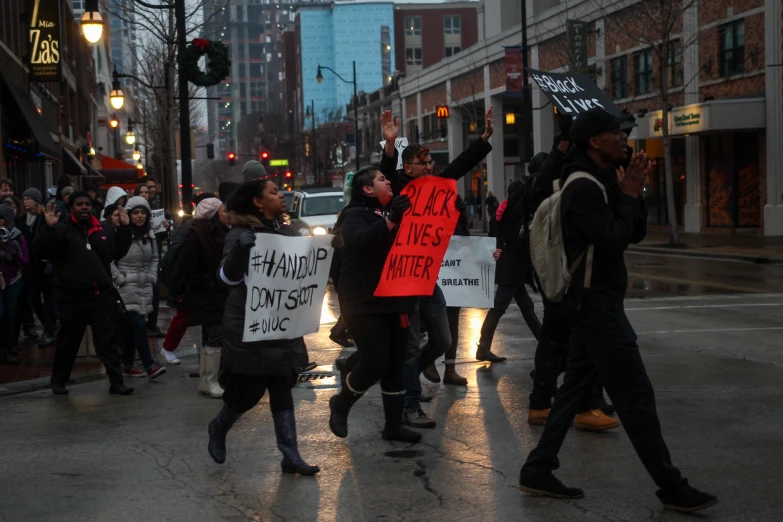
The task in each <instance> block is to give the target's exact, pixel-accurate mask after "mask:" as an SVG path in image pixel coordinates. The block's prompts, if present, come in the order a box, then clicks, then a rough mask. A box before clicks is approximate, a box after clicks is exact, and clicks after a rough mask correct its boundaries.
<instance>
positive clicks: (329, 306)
mask: <svg viewBox="0 0 783 522" xmlns="http://www.w3.org/2000/svg"><path fill="white" fill-rule="evenodd" d="M335 314H336V315H335ZM339 314H340V305H339V304H338V303H337V294H336V293H335V291H334V288H333V287H331V286H329V287H328V288H327V289H326V295H325V296H324V302H323V304H322V305H321V323H320V324H322V325H323V324H331V323H336V322H337V316H338V315H339Z"/></svg>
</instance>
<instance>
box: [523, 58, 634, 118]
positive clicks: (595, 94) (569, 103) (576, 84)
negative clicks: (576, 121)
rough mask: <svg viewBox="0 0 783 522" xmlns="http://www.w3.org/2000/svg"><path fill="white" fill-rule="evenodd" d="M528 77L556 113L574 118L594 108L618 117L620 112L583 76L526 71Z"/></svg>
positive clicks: (604, 94)
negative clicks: (552, 105) (544, 95)
mask: <svg viewBox="0 0 783 522" xmlns="http://www.w3.org/2000/svg"><path fill="white" fill-rule="evenodd" d="M528 72H529V73H530V77H531V78H533V80H534V81H535V82H536V84H538V87H539V88H540V89H541V90H542V91H543V92H544V94H546V97H547V98H549V99H550V101H551V102H552V103H554V104H555V106H556V107H557V111H558V112H560V113H562V114H568V115H570V116H574V117H576V115H577V114H579V113H580V112H585V111H589V110H590V109H594V108H596V107H600V108H601V109H604V110H606V111H607V112H611V113H612V114H617V115H620V114H622V112H623V111H622V110H620V108H619V107H618V106H617V105H615V104H614V102H613V101H612V100H611V99H610V98H609V96H607V95H606V93H605V92H604V91H602V90H601V89H599V88H598V86H597V85H596V84H594V83H593V82H592V80H590V78H588V77H587V76H585V75H584V74H560V73H550V72H543V71H535V70H533V69H528Z"/></svg>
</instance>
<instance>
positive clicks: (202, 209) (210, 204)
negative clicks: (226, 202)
mask: <svg viewBox="0 0 783 522" xmlns="http://www.w3.org/2000/svg"><path fill="white" fill-rule="evenodd" d="M221 206H223V202H222V201H220V200H219V199H218V198H207V199H204V200H202V201H201V203H199V204H198V206H197V207H196V211H195V212H194V213H193V218H194V219H212V216H214V215H215V214H217V212H218V210H220V207H221Z"/></svg>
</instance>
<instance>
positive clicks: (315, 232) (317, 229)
mask: <svg viewBox="0 0 783 522" xmlns="http://www.w3.org/2000/svg"><path fill="white" fill-rule="evenodd" d="M325 234H326V229H325V228H324V227H315V228H313V235H314V236H323V235H325Z"/></svg>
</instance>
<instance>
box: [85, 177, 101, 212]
mask: <svg viewBox="0 0 783 522" xmlns="http://www.w3.org/2000/svg"><path fill="white" fill-rule="evenodd" d="M87 194H89V195H90V198H91V199H92V213H93V214H95V217H97V218H98V219H100V218H101V216H103V198H101V186H100V185H92V186H91V187H90V188H88V189H87Z"/></svg>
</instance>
